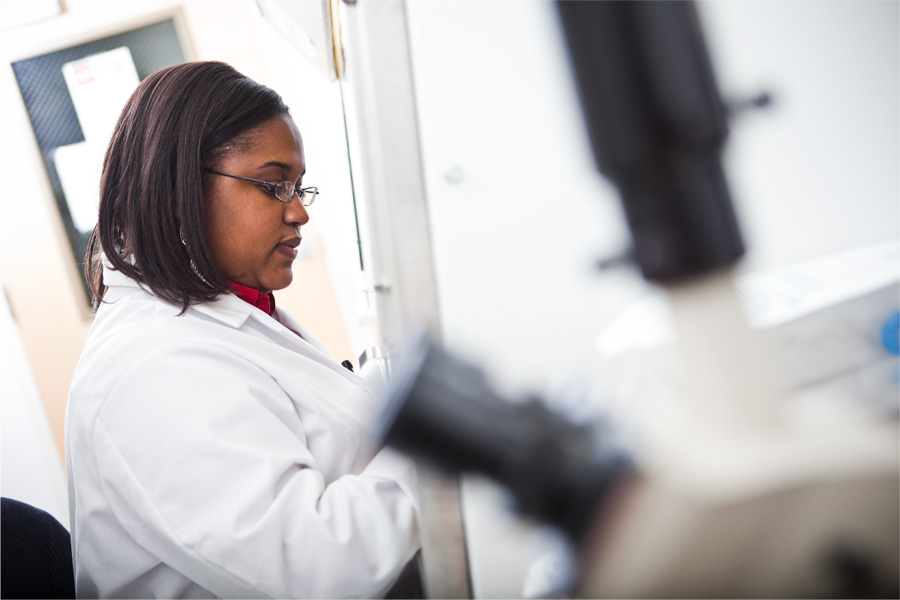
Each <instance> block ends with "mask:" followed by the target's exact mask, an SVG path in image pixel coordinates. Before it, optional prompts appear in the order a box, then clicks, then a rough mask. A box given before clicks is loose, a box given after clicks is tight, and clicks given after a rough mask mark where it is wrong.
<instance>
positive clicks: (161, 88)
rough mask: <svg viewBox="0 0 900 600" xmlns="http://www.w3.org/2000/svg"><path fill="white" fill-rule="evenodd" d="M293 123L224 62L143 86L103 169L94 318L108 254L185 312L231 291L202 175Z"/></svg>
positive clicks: (88, 273)
mask: <svg viewBox="0 0 900 600" xmlns="http://www.w3.org/2000/svg"><path fill="white" fill-rule="evenodd" d="M287 113H288V108H287V106H285V104H284V101H283V100H282V99H281V96H279V95H278V94H277V93H275V92H274V91H273V90H271V89H269V88H268V87H266V86H264V85H261V84H259V83H256V82H255V81H253V80H252V79H250V78H248V77H246V76H245V75H242V74H241V73H239V72H237V71H236V70H235V69H234V68H232V67H231V66H230V65H227V64H225V63H221V62H194V63H186V64H181V65H176V66H174V67H168V68H165V69H161V70H159V71H157V72H155V73H153V74H152V75H150V76H149V77H147V78H146V79H145V80H144V81H142V82H141V84H140V85H139V86H138V87H137V89H136V90H135V91H134V93H133V94H132V95H131V98H129V100H128V102H127V104H126V105H125V108H124V109H123V110H122V114H121V116H120V117H119V121H118V123H117V124H116V128H115V130H114V132H113V135H112V139H111V140H110V143H109V147H108V148H107V151H106V157H105V158H104V161H103V174H102V177H101V181H100V213H99V218H98V221H97V226H96V227H95V228H94V231H93V233H92V234H91V238H90V241H89V242H88V248H87V253H86V255H85V266H84V272H85V277H86V278H87V281H88V283H89V285H90V288H91V292H92V294H93V305H94V309H96V308H97V307H98V306H99V305H100V302H101V301H102V299H103V295H104V293H105V292H106V286H105V285H104V284H103V270H102V262H101V260H102V258H101V256H102V255H103V254H105V255H106V258H107V259H108V260H109V262H110V263H111V264H112V266H113V268H114V269H115V270H117V271H121V272H122V273H124V274H126V275H127V276H128V277H131V278H132V279H134V280H136V281H138V282H139V283H141V284H142V285H143V286H144V287H146V288H148V289H149V290H150V291H151V292H152V293H153V294H155V295H156V296H158V297H159V298H162V299H163V300H165V301H167V302H170V303H172V304H175V305H180V306H181V307H182V311H184V310H186V309H187V307H188V306H190V305H191V304H197V303H199V302H205V301H209V300H212V299H213V298H215V297H216V296H218V295H219V294H222V293H223V292H227V291H230V287H229V286H228V282H227V280H226V279H225V276H224V274H223V273H222V271H221V269H219V267H218V266H217V265H216V263H215V261H214V260H213V256H212V251H211V250H210V247H209V243H208V241H207V238H206V233H205V228H204V202H203V196H204V188H203V175H204V169H205V168H212V167H214V165H215V163H216V161H218V160H219V159H221V158H222V157H223V156H226V155H227V154H228V153H230V152H233V151H240V150H241V149H242V148H244V147H245V145H246V144H245V143H246V141H247V140H245V139H243V138H241V137H240V136H241V134H243V133H244V132H246V131H248V130H250V129H252V128H253V127H256V126H257V125H259V124H261V123H263V122H265V121H267V120H269V119H271V118H273V117H276V116H279V115H282V114H287ZM242 142H244V143H242Z"/></svg>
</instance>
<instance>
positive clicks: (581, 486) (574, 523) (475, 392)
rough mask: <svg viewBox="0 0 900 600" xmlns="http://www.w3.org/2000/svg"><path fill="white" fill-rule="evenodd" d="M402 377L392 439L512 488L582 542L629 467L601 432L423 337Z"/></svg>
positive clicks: (391, 413)
mask: <svg viewBox="0 0 900 600" xmlns="http://www.w3.org/2000/svg"><path fill="white" fill-rule="evenodd" d="M409 350H410V352H409V354H408V355H409V356H410V357H411V359H410V360H409V361H407V362H406V363H403V364H402V365H401V366H400V368H399V369H398V371H397V372H396V373H395V378H394V384H393V388H392V389H393V393H392V394H391V399H390V403H389V408H388V409H387V411H386V429H385V433H384V436H383V437H384V438H385V439H386V441H387V442H388V443H389V444H391V445H392V446H395V447H396V448H398V449H400V450H403V451H404V452H408V453H411V454H415V455H417V456H422V457H425V458H428V459H430V460H432V461H433V462H435V463H437V464H438V465H439V466H441V467H444V468H446V469H449V470H450V471H452V472H461V471H476V472H479V473H482V474H485V475H488V476H490V477H492V478H494V479H496V480H497V481H499V482H500V483H502V484H503V485H505V486H506V487H507V488H509V489H510V490H511V491H512V492H513V495H514V497H515V499H516V501H517V504H518V508H519V510H521V511H522V512H523V513H525V514H526V515H528V516H530V517H533V518H535V519H538V520H541V521H543V522H546V523H550V524H552V525H555V526H556V527H558V528H559V529H561V530H562V531H564V532H565V533H567V534H568V535H569V536H570V537H571V538H572V539H576V540H577V539H580V538H581V537H582V534H584V533H585V532H586V531H587V529H588V528H589V525H590V523H591V521H592V519H593V517H594V514H595V512H596V511H597V509H598V507H600V506H601V505H602V504H603V502H604V500H605V499H606V498H607V496H608V495H609V494H610V492H611V491H612V490H613V489H614V487H615V486H616V485H617V484H619V483H621V482H624V481H627V480H628V479H629V477H628V475H630V473H631V465H630V462H629V460H628V458H627V456H626V455H625V453H624V452H623V451H621V450H620V449H618V448H616V447H614V446H613V445H612V444H610V443H609V440H608V439H607V438H606V436H604V435H603V432H602V430H601V429H600V427H599V426H598V427H597V428H588V427H581V426H577V425H575V424H573V423H571V422H569V421H567V420H566V419H564V418H563V417H562V416H560V415H558V414H556V413H554V412H551V411H550V410H549V409H547V408H546V407H545V406H544V404H543V403H541V402H540V401H538V400H537V399H535V398H527V399H524V400H521V401H519V402H516V403H512V402H510V401H509V400H507V399H505V398H502V397H501V396H499V395H497V394H496V393H494V392H493V391H492V390H491V388H490V387H489V385H488V383H487V380H486V379H485V377H484V374H483V373H482V372H481V371H479V370H478V369H477V368H476V367H474V366H473V365H470V364H468V363H465V362H463V361H462V360H460V359H458V358H456V357H454V356H451V355H450V354H448V353H447V352H445V351H443V350H441V349H439V348H437V347H435V346H433V345H432V344H430V343H429V342H428V341H427V340H426V339H425V338H421V339H420V340H419V341H418V343H416V344H415V345H414V347H412V348H410V349H409Z"/></svg>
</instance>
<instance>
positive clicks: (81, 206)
mask: <svg viewBox="0 0 900 600" xmlns="http://www.w3.org/2000/svg"><path fill="white" fill-rule="evenodd" d="M62 72H63V77H64V78H65V80H66V86H67V87H68V89H69V95H70V96H71V98H72V104H73V105H74V106H75V113H76V114H77V115H78V122H79V124H80V125H81V130H82V132H83V134H84V140H85V141H83V142H79V143H76V144H70V145H68V146H60V147H59V148H56V150H54V153H53V162H54V164H55V166H56V171H57V173H58V175H59V180H60V184H61V185H62V188H63V192H64V193H65V196H66V203H67V204H68V207H69V214H70V215H71V217H72V223H73V224H74V225H75V227H76V228H77V229H78V230H79V231H81V232H82V233H88V232H90V231H91V230H92V229H93V228H94V225H95V224H96V223H97V207H98V203H99V200H100V172H101V167H102V165H103V155H104V153H105V152H106V147H107V146H108V145H109V140H110V138H111V137H112V132H113V129H114V128H115V126H116V121H117V120H118V118H119V114H120V113H121V112H122V108H124V106H125V103H126V102H127V101H128V98H129V97H130V96H131V94H132V92H134V89H135V88H136V87H137V85H138V83H140V79H139V77H138V74H137V69H136V68H135V66H134V60H133V59H132V57H131V51H130V50H129V49H128V48H127V47H124V46H123V47H121V48H116V49H115V50H110V51H108V52H102V53H100V54H94V55H92V56H87V57H85V58H82V59H79V60H75V61H72V62H68V63H66V64H64V65H63V67H62Z"/></svg>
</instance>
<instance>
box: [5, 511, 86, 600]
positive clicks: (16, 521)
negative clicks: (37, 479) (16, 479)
mask: <svg viewBox="0 0 900 600" xmlns="http://www.w3.org/2000/svg"><path fill="white" fill-rule="evenodd" d="M69 540H70V538H69V532H68V531H66V528H65V527H64V526H63V525H62V523H60V522H59V521H57V520H56V519H55V518H53V516H52V515H50V514H49V513H47V512H45V511H43V510H40V509H39V508H35V507H34V506H31V505H29V504H25V503H24V502H19V501H18V500H12V499H10V498H2V499H0V597H2V598H74V597H75V575H74V573H73V570H72V547H71V545H70V543H69Z"/></svg>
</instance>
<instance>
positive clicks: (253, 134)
mask: <svg viewBox="0 0 900 600" xmlns="http://www.w3.org/2000/svg"><path fill="white" fill-rule="evenodd" d="M242 138H245V139H246V140H248V141H249V142H250V143H249V144H240V146H241V147H242V149H241V150H238V151H235V152H231V153H229V154H228V155H227V156H226V157H225V158H223V159H222V160H221V161H219V162H218V163H217V164H216V165H215V166H214V167H213V168H215V170H216V171H219V172H221V173H228V174H230V175H240V176H241V177H250V178H253V179H261V180H263V181H275V182H278V181H292V182H294V184H295V185H296V186H297V188H299V187H300V184H301V180H302V179H303V174H304V173H305V172H306V161H305V160H304V156H303V140H302V139H301V138H300V132H299V131H298V130H297V126H296V125H295V124H294V120H293V119H291V118H290V117H289V116H287V115H283V116H279V117H274V118H272V119H270V120H268V121H266V122H264V123H262V124H261V125H258V126H257V127H255V128H253V129H251V130H250V131H248V132H247V133H246V134H244V135H243V136H242ZM205 177H206V178H207V179H206V186H207V187H206V234H207V237H208V240H209V244H210V247H211V248H212V253H213V257H214V258H215V260H216V263H217V264H218V266H219V268H221V269H222V271H223V272H224V273H225V276H226V277H227V278H228V279H229V280H230V281H233V282H235V283H240V284H241V285H245V286H247V287H251V288H254V289H257V290H260V291H262V292H270V291H272V290H280V289H283V288H286V287H287V286H288V285H290V283H291V280H292V279H293V277H294V274H293V271H292V270H291V269H292V265H293V262H294V259H295V258H296V257H297V246H298V245H299V244H300V226H301V225H304V224H306V223H307V222H308V221H309V214H307V212H306V209H305V208H304V207H303V205H302V204H301V203H300V199H299V198H298V197H297V195H296V194H295V195H294V196H293V198H292V199H291V202H290V204H284V203H282V202H280V201H279V200H278V199H277V198H276V197H275V196H273V195H272V194H270V193H269V192H268V191H267V190H266V189H265V188H264V187H262V186H260V185H258V184H256V183H253V182H250V181H244V180H242V179H234V178H232V177H223V176H221V175H215V174H211V173H209V174H207V175H206V176H205Z"/></svg>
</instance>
